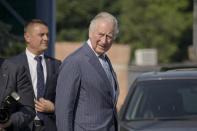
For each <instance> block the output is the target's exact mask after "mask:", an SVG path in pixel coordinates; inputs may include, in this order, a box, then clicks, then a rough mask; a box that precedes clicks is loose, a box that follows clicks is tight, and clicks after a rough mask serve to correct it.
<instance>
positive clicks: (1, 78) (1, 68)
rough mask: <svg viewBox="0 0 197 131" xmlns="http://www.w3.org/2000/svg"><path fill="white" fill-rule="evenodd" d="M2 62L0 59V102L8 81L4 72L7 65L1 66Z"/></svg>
mask: <svg viewBox="0 0 197 131" xmlns="http://www.w3.org/2000/svg"><path fill="white" fill-rule="evenodd" d="M3 63H4V60H1V59H0V75H1V76H0V84H1V91H0V102H2V101H3V98H4V92H5V90H6V88H7V80H8V74H7V72H6V70H7V68H8V67H7V65H5V64H3Z"/></svg>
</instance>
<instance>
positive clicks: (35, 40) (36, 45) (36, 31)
mask: <svg viewBox="0 0 197 131" xmlns="http://www.w3.org/2000/svg"><path fill="white" fill-rule="evenodd" d="M24 37H25V40H26V42H27V49H28V50H29V51H31V52H32V53H33V54H35V55H40V54H42V53H43V52H44V51H45V50H47V49H48V42H49V30H48V27H47V26H45V25H43V24H39V23H36V24H33V25H32V26H31V27H29V28H28V29H27V32H26V33H25V34H24Z"/></svg>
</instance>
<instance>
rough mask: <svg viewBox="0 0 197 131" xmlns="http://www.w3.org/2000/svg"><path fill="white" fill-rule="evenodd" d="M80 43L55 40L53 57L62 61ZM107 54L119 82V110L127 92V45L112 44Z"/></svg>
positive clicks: (128, 52) (80, 43) (128, 53)
mask: <svg viewBox="0 0 197 131" xmlns="http://www.w3.org/2000/svg"><path fill="white" fill-rule="evenodd" d="M82 44H83V43H82V42H78V43H77V42H57V43H56V44H55V58H57V59H59V60H62V61H63V60H64V59H65V58H66V57H67V56H68V55H69V54H70V53H72V52H73V51H75V50H76V49H78V48H79V47H80V46H81V45H82ZM107 55H108V57H109V58H110V60H111V63H112V65H113V67H114V70H115V72H116V74H117V79H118V82H119V87H120V95H119V99H118V103H117V108H118V110H119V109H120V107H121V105H122V104H123V102H124V99H125V97H126V95H127V92H128V63H129V56H130V48H129V45H120V44H113V46H112V47H111V49H110V50H109V51H108V52H107Z"/></svg>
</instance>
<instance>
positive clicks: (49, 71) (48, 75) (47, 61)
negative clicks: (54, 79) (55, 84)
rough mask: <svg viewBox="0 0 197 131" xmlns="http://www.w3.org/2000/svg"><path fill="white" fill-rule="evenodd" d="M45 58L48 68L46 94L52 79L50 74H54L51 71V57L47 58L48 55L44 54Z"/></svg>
mask: <svg viewBox="0 0 197 131" xmlns="http://www.w3.org/2000/svg"><path fill="white" fill-rule="evenodd" d="M44 60H45V62H46V68H47V69H46V70H47V79H46V84H45V88H44V95H45V91H46V88H47V87H48V83H49V81H50V76H51V75H53V74H52V72H51V68H52V67H51V62H50V59H49V58H47V56H45V55H44Z"/></svg>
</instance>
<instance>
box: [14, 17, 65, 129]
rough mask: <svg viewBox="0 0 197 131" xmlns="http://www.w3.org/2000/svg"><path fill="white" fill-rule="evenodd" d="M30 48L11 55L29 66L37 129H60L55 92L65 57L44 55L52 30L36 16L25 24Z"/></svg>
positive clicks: (27, 46)
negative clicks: (57, 119) (59, 58)
mask: <svg viewBox="0 0 197 131" xmlns="http://www.w3.org/2000/svg"><path fill="white" fill-rule="evenodd" d="M24 37H25V41H26V51H24V52H23V53H21V54H19V55H17V56H15V57H12V58H10V59H11V60H13V61H15V62H17V63H20V64H22V65H24V66H25V67H26V69H27V70H28V73H29V77H30V79H31V80H32V84H33V89H34V94H35V109H36V111H37V115H36V117H35V120H34V124H33V130H34V131H38V130H39V131H40V130H41V131H56V125H55V116H54V112H55V105H54V102H55V94H56V82H57V75H58V74H57V72H58V69H59V66H60V64H61V61H59V60H56V59H54V58H51V57H49V56H46V55H44V51H45V50H47V49H48V42H49V30H48V26H47V24H46V23H45V22H44V21H41V20H36V19H35V20H32V21H30V22H28V23H27V24H26V26H25V28H24Z"/></svg>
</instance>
